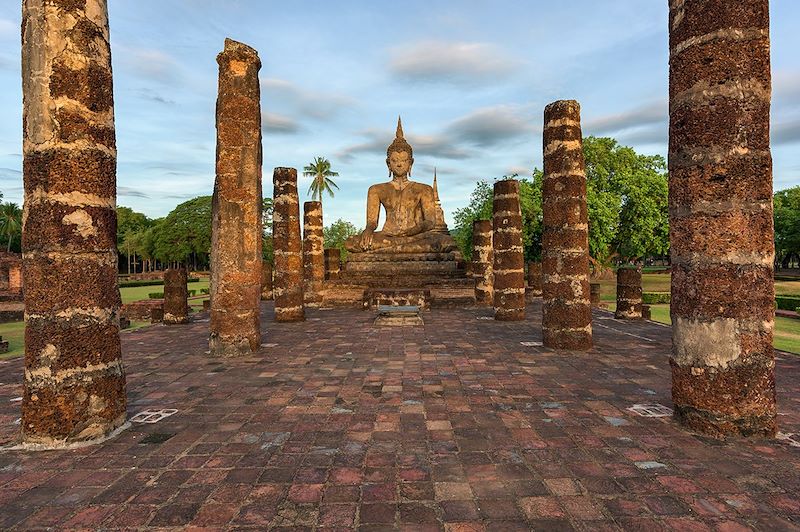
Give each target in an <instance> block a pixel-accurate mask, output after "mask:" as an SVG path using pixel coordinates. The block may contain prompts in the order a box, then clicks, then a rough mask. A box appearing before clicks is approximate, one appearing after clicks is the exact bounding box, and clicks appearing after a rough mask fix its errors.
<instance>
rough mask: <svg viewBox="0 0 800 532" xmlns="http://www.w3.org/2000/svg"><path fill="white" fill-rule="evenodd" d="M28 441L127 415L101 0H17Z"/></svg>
mask: <svg viewBox="0 0 800 532" xmlns="http://www.w3.org/2000/svg"><path fill="white" fill-rule="evenodd" d="M22 93H23V151H24V159H23V175H24V181H25V183H24V184H25V206H24V215H23V230H22V247H23V251H24V255H23V277H24V280H25V316H26V319H25V376H24V380H23V385H24V389H23V396H22V420H21V422H20V426H21V429H22V438H23V442H24V443H26V444H32V445H38V446H42V447H59V446H63V445H65V444H66V445H68V444H71V443H76V442H82V441H91V440H99V439H102V438H104V437H106V436H108V435H110V434H112V433H113V432H114V431H115V430H117V429H119V428H120V427H122V426H123V425H124V423H125V372H124V369H123V366H122V360H121V349H120V338H119V309H120V304H121V302H120V297H119V289H118V288H117V233H116V231H117V215H116V210H115V206H116V164H117V150H116V141H115V132H114V97H113V89H112V75H111V49H110V47H109V33H108V9H107V6H106V2H105V0H84V1H83V2H68V1H66V0H62V1H53V0H25V1H24V2H23V4H22Z"/></svg>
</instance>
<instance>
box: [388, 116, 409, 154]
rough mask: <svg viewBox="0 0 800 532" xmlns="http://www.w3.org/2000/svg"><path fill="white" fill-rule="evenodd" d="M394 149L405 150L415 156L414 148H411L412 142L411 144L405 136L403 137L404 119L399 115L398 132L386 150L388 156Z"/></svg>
mask: <svg viewBox="0 0 800 532" xmlns="http://www.w3.org/2000/svg"><path fill="white" fill-rule="evenodd" d="M393 151H405V152H408V154H409V155H410V156H411V157H413V156H414V150H413V149H411V144H409V143H408V142H407V141H406V139H405V137H403V121H402V120H401V119H400V116H399V115H398V116H397V132H396V133H395V136H394V140H393V141H392V143H391V144H390V145H389V149H387V150H386V156H387V157H388V156H389V154H391V153H392V152H393Z"/></svg>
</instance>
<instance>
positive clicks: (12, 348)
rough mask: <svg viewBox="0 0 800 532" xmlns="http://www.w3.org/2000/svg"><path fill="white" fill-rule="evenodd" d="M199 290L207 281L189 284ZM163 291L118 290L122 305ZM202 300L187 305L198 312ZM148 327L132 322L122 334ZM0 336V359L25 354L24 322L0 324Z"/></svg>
mask: <svg viewBox="0 0 800 532" xmlns="http://www.w3.org/2000/svg"><path fill="white" fill-rule="evenodd" d="M201 288H208V279H201V280H200V281H196V282H193V283H189V290H197V295H200V289H201ZM163 291H164V287H163V286H133V287H126V288H120V290H119V292H120V295H121V296H122V303H123V304H125V303H130V302H131V301H138V300H140V299H147V294H149V293H151V292H163ZM203 299H208V296H204V297H203V298H202V299H190V300H189V304H190V306H191V307H192V308H193V309H195V310H200V309H201V308H202V307H203ZM148 325H150V322H147V321H133V322H131V326H130V328H129V329H125V330H124V331H122V334H125V333H126V332H130V331H135V330H136V329H140V328H142V327H147V326H148ZM0 336H2V337H3V340H8V353H3V354H0V359H3V358H12V357H16V356H21V355H23V354H25V322H22V321H16V322H13V323H0Z"/></svg>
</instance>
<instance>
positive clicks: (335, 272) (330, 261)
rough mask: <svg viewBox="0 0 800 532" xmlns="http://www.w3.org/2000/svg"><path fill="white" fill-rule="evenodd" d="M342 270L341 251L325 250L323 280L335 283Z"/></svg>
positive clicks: (334, 249)
mask: <svg viewBox="0 0 800 532" xmlns="http://www.w3.org/2000/svg"><path fill="white" fill-rule="evenodd" d="M341 269H342V250H341V249H339V248H327V249H326V250H325V279H329V280H331V281H335V280H336V279H338V278H339V273H341Z"/></svg>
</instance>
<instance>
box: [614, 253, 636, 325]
mask: <svg viewBox="0 0 800 532" xmlns="http://www.w3.org/2000/svg"><path fill="white" fill-rule="evenodd" d="M614 317H615V318H616V319H618V320H640V319H642V270H641V268H637V267H630V266H629V267H622V268H619V269H618V270H617V308H616V310H615V311H614Z"/></svg>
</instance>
